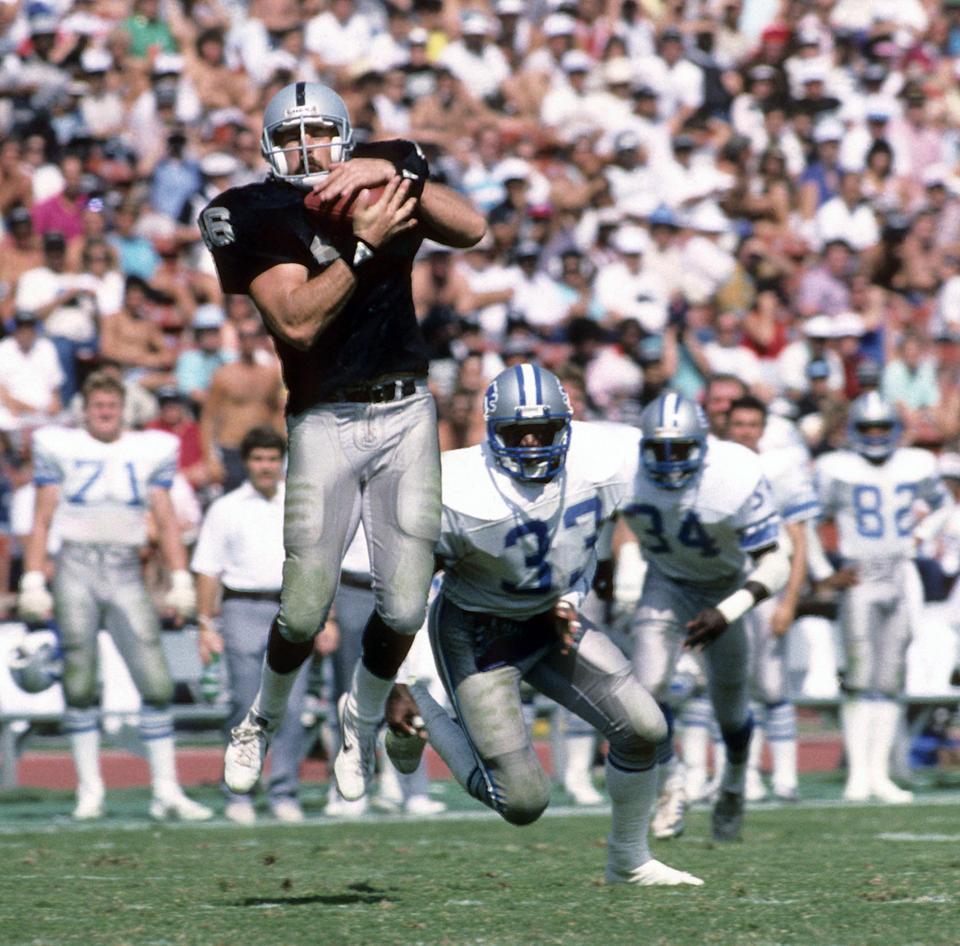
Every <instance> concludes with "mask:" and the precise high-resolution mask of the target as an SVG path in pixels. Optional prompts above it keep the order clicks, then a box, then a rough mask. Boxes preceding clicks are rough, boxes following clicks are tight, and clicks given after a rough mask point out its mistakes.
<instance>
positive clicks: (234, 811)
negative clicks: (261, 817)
mask: <svg viewBox="0 0 960 946" xmlns="http://www.w3.org/2000/svg"><path fill="white" fill-rule="evenodd" d="M223 817H224V818H226V819H227V821H232V822H233V823H234V824H242V825H246V826H247V827H249V826H250V825H252V824H256V823H257V812H256V809H255V808H254V807H253V805H251V804H250V802H248V801H228V802H227V804H226V806H225V807H224V809H223Z"/></svg>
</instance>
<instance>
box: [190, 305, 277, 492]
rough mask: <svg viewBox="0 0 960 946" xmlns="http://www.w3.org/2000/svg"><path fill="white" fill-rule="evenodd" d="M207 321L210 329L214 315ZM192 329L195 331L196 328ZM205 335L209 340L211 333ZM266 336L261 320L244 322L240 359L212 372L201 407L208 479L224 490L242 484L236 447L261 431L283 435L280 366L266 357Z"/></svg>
mask: <svg viewBox="0 0 960 946" xmlns="http://www.w3.org/2000/svg"><path fill="white" fill-rule="evenodd" d="M206 308H207V307H205V306H204V307H201V309H200V310H198V311H197V318H198V319H199V318H201V316H203V322H202V324H203V325H207V324H208V321H207V319H208V316H207V313H206ZM209 318H210V321H211V323H212V313H210V316H209ZM194 326H195V328H196V322H195V323H194ZM203 332H209V333H210V335H213V330H212V329H204V330H203ZM203 332H201V337H200V339H198V341H199V343H200V344H201V345H202V344H204V342H203ZM264 335H265V333H264V329H263V324H262V323H261V321H260V319H258V318H249V319H247V320H246V321H245V322H243V324H242V325H241V326H240V329H239V331H238V333H237V337H238V341H239V345H240V352H239V355H240V357H239V358H238V359H237V360H236V361H233V362H231V363H230V364H226V365H222V366H220V367H218V368H217V369H216V370H215V371H214V372H213V374H212V376H211V378H210V384H209V386H208V390H206V393H205V396H204V398H203V399H202V401H201V402H200V403H202V405H203V408H202V410H201V413H200V430H201V435H202V441H203V452H204V459H205V461H206V464H207V470H208V472H209V475H210V478H211V479H212V480H214V481H215V482H218V483H222V484H223V487H224V489H225V490H231V489H235V488H236V487H237V485H239V483H241V482H243V476H244V471H243V461H242V457H241V455H240V445H241V443H242V441H243V438H244V437H245V436H246V434H247V432H248V431H249V430H251V429H252V428H254V427H264V426H268V427H274V428H276V429H277V430H278V431H282V430H283V429H284V419H283V408H284V404H285V402H286V395H285V393H284V388H283V379H282V378H281V376H280V364H279V361H278V360H277V358H276V356H274V355H270V356H266V355H265V352H264V349H263V347H262V343H263V340H264ZM217 336H219V328H218V329H217ZM178 368H179V365H178ZM181 390H183V388H182V387H181Z"/></svg>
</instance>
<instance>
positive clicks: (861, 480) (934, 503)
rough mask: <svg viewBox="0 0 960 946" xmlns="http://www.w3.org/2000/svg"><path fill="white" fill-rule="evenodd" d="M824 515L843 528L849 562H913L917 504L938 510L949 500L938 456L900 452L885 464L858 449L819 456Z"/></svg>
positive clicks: (841, 535) (918, 451)
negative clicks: (937, 463)
mask: <svg viewBox="0 0 960 946" xmlns="http://www.w3.org/2000/svg"><path fill="white" fill-rule="evenodd" d="M815 480H816V486H817V493H818V494H819V496H820V502H821V504H822V506H823V515H824V516H825V517H826V518H828V519H829V518H832V519H835V520H836V523H837V539H838V545H839V551H840V555H841V557H842V558H844V559H845V560H847V561H857V562H862V561H869V560H871V559H893V558H913V555H914V544H913V530H914V528H915V527H916V525H917V521H918V518H917V512H918V510H917V501H918V500H923V501H924V502H925V503H926V504H927V505H928V506H929V507H930V508H932V509H936V508H938V507H939V506H941V505H942V504H943V503H944V502H947V501H949V497H948V494H947V491H946V488H945V487H944V485H943V483H942V481H941V480H940V477H939V475H938V474H937V465H936V460H935V458H934V456H933V454H932V453H929V452H928V451H926V450H921V449H918V448H916V447H900V448H899V449H897V450H895V451H894V452H893V453H892V454H891V455H890V457H889V458H888V459H887V460H886V461H885V462H883V463H871V462H870V461H869V460H867V459H866V458H865V457H862V456H860V454H859V453H855V452H854V451H853V450H835V451H832V452H831V453H825V454H824V455H823V456H821V457H819V458H818V459H817V462H816V467H815Z"/></svg>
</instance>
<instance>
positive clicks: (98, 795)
mask: <svg viewBox="0 0 960 946" xmlns="http://www.w3.org/2000/svg"><path fill="white" fill-rule="evenodd" d="M103 799H104V789H103V784H102V783H101V784H98V785H86V786H84V785H81V786H79V787H78V788H77V804H76V807H75V808H74V809H73V814H72V817H73V820H74V821H98V820H99V819H100V818H102V817H103Z"/></svg>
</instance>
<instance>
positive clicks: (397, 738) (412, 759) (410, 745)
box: [383, 720, 427, 775]
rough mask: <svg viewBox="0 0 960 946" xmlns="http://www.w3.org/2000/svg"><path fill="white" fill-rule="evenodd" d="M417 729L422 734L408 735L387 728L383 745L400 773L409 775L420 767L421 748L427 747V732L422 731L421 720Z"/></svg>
mask: <svg viewBox="0 0 960 946" xmlns="http://www.w3.org/2000/svg"><path fill="white" fill-rule="evenodd" d="M414 725H416V720H414ZM419 729H420V731H421V732H422V733H423V735H416V736H408V735H404V734H401V733H395V732H394V731H393V730H392V729H388V730H387V735H386V738H385V739H384V741H383V745H384V748H385V749H386V750H387V757H388V758H389V759H390V761H391V762H392V763H393V767H394V768H395V769H396V770H397V771H398V772H400V773H401V774H402V775H411V774H412V773H414V772H416V771H417V769H418V768H419V767H420V760H421V759H422V758H423V750H424V749H425V748H426V747H427V740H426V735H427V734H426V732H424V731H423V720H421V721H420V727H419Z"/></svg>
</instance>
